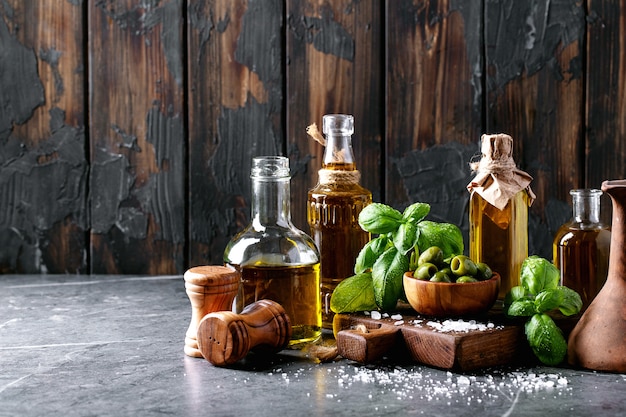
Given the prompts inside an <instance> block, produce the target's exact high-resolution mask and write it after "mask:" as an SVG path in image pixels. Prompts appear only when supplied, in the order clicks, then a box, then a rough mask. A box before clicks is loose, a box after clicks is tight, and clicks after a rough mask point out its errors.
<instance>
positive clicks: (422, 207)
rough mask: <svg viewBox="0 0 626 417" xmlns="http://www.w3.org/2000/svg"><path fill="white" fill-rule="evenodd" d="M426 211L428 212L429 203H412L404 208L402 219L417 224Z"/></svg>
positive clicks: (426, 213) (425, 214)
mask: <svg viewBox="0 0 626 417" xmlns="http://www.w3.org/2000/svg"><path fill="white" fill-rule="evenodd" d="M428 213H430V204H426V203H413V204H411V205H410V206H408V207H407V208H406V209H404V213H402V220H404V221H408V222H411V223H413V224H417V223H419V222H421V221H422V220H424V218H425V217H426V216H427V215H428Z"/></svg>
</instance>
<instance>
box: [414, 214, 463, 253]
mask: <svg viewBox="0 0 626 417" xmlns="http://www.w3.org/2000/svg"><path fill="white" fill-rule="evenodd" d="M417 233H418V239H417V246H418V247H419V249H420V252H422V251H425V250H426V249H428V248H429V247H431V246H438V247H439V248H441V250H442V251H443V257H444V259H445V258H449V257H452V256H454V255H460V254H462V253H463V249H464V248H463V235H462V234H461V229H459V228H458V226H456V225H454V224H452V223H437V222H432V221H429V220H423V221H421V222H419V223H418V224H417Z"/></svg>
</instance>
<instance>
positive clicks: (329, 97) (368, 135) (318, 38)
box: [285, 0, 384, 232]
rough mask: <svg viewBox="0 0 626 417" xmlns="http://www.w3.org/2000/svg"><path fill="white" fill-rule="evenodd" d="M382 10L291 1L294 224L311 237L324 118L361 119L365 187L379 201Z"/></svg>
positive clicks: (359, 156)
mask: <svg viewBox="0 0 626 417" xmlns="http://www.w3.org/2000/svg"><path fill="white" fill-rule="evenodd" d="M382 12H383V10H382V2H380V1H378V0H376V1H367V2H354V1H348V0H341V1H335V2H320V1H310V0H288V1H287V31H286V43H287V51H286V54H287V66H286V77H287V79H286V81H287V92H286V95H287V102H286V109H285V110H286V114H287V127H286V133H287V152H288V156H289V158H290V160H291V169H292V174H293V178H292V181H291V183H292V204H291V211H292V219H293V222H294V224H295V225H296V226H297V227H299V228H300V229H302V230H304V231H307V232H308V230H309V227H308V225H307V223H306V198H307V192H308V190H309V189H311V188H313V186H315V184H316V182H317V171H318V170H319V169H320V168H321V160H322V157H323V154H324V148H323V147H322V146H321V145H319V144H318V143H317V142H315V141H313V140H312V139H311V138H309V137H308V136H307V134H306V127H307V126H308V125H310V124H311V123H317V125H318V126H319V128H320V130H321V124H322V116H323V115H324V114H331V113H346V114H352V115H353V116H354V125H355V127H354V135H353V136H352V138H353V141H352V147H353V150H354V154H355V159H356V163H357V168H358V169H359V171H361V175H362V177H361V185H363V186H364V187H366V188H368V189H369V190H371V191H372V193H373V198H374V200H376V201H382V199H383V198H384V194H383V190H382V189H381V187H380V183H381V179H382V175H383V174H382V171H381V168H382V163H383V161H382V149H383V139H382V136H383V121H384V119H383V117H384V110H383V94H384V90H383V88H384V85H383V75H382V71H383V66H382V58H383V51H382V49H381V48H382V44H383V43H382V38H381V36H382V24H383V20H382Z"/></svg>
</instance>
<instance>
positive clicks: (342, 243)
mask: <svg viewBox="0 0 626 417" xmlns="http://www.w3.org/2000/svg"><path fill="white" fill-rule="evenodd" d="M323 132H324V134H325V135H326V148H325V150H324V160H323V161H322V169H320V170H319V181H318V183H317V185H316V186H315V187H314V188H313V189H311V190H310V191H309V193H308V207H307V221H308V223H309V227H310V233H311V237H312V238H313V240H314V241H315V243H316V245H317V247H318V248H319V251H320V256H321V281H322V290H321V303H322V325H323V327H324V328H332V321H333V313H332V311H331V310H330V297H331V295H332V292H333V290H334V289H335V287H336V286H337V284H339V283H340V282H341V281H342V280H344V279H345V278H348V277H350V276H352V275H354V263H355V261H356V258H357V255H358V254H359V252H360V250H361V249H362V248H363V246H364V245H365V244H366V243H367V242H369V240H370V234H369V233H368V232H366V231H364V230H363V229H361V226H359V223H358V219H359V213H360V212H361V210H362V209H363V207H365V206H367V205H368V204H370V203H371V202H372V193H371V192H370V191H369V190H367V189H365V188H364V187H362V186H361V185H360V183H359V182H360V172H359V171H358V170H357V168H356V163H355V159H354V154H353V151H352V134H353V132H354V118H353V117H352V116H351V115H344V114H327V115H325V116H324V117H323Z"/></svg>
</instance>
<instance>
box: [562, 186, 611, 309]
mask: <svg viewBox="0 0 626 417" xmlns="http://www.w3.org/2000/svg"><path fill="white" fill-rule="evenodd" d="M570 195H571V196H572V210H573V217H572V219H571V220H570V221H569V222H567V223H565V224H563V225H562V226H561V227H560V228H559V230H557V232H556V234H555V236H554V242H553V245H552V249H553V256H554V260H553V261H554V265H555V266H556V267H557V268H558V269H559V271H561V285H565V286H567V287H569V288H571V289H573V290H575V291H576V292H578V294H580V298H581V299H582V300H583V310H585V309H586V308H587V307H588V306H589V304H590V303H591V301H593V299H594V298H595V296H596V295H597V294H598V292H599V291H600V290H601V289H602V286H603V285H604V282H605V281H606V276H607V273H608V269H609V249H610V246H611V232H610V231H609V227H608V226H606V225H604V224H602V222H600V196H601V195H602V191H601V190H596V189H578V190H571V191H570Z"/></svg>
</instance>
